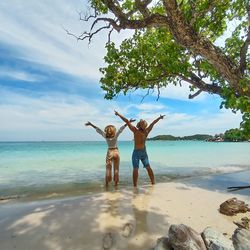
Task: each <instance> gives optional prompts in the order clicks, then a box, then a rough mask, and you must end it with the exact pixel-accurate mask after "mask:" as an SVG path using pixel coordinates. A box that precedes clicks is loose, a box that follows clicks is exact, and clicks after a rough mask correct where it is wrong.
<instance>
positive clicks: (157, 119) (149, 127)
mask: <svg viewBox="0 0 250 250" xmlns="http://www.w3.org/2000/svg"><path fill="white" fill-rule="evenodd" d="M164 116H165V115H160V116H159V117H158V118H156V119H155V120H154V121H152V122H151V124H150V125H149V126H148V127H147V134H149V132H150V131H151V130H152V128H153V127H154V125H155V124H156V123H157V122H158V121H160V120H161V119H163V118H164Z"/></svg>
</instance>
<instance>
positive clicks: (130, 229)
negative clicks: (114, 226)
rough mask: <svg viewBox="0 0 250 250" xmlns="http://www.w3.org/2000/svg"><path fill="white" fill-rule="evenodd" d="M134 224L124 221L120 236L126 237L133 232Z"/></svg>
mask: <svg viewBox="0 0 250 250" xmlns="http://www.w3.org/2000/svg"><path fill="white" fill-rule="evenodd" d="M133 229H134V226H133V224H131V223H126V224H125V226H124V227H123V231H122V236H123V237H126V238H128V237H129V236H130V235H131V234H132V232H133Z"/></svg>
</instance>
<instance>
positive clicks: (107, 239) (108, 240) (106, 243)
mask: <svg viewBox="0 0 250 250" xmlns="http://www.w3.org/2000/svg"><path fill="white" fill-rule="evenodd" d="M112 246H113V238H112V235H111V233H107V234H105V236H104V238H103V249H105V250H106V249H110V248H111V247H112Z"/></svg>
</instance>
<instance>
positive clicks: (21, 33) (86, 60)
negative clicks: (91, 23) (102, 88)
mask: <svg viewBox="0 0 250 250" xmlns="http://www.w3.org/2000/svg"><path fill="white" fill-rule="evenodd" d="M0 8H1V13H0V22H1V26H0V40H1V41H2V42H4V43H6V44H9V45H12V46H13V49H16V50H17V51H18V56H19V57H20V58H22V59H25V60H29V61H33V62H36V63H40V64H43V65H47V66H49V67H53V68H54V69H56V70H59V71H63V72H65V73H69V74H72V75H75V76H80V77H88V78H91V79H98V78H99V76H100V74H99V70H98V68H99V67H100V66H101V65H102V57H103V56H102V55H104V53H105V50H104V42H103V39H98V37H97V39H95V40H94V41H93V43H92V44H91V46H88V45H87V42H78V43H77V42H76V39H74V38H73V37H71V36H69V35H67V34H66V31H65V30H64V29H63V26H64V27H65V28H68V29H70V30H72V32H76V33H80V31H83V30H84V29H85V28H86V25H85V24H84V23H83V22H80V21H79V16H78V14H77V10H81V9H84V8H85V4H84V3H83V2H82V1H80V0H75V1H62V0H60V1H59V0H54V1H49V0H43V1H33V0H27V1H21V0H12V1H1V2H0Z"/></svg>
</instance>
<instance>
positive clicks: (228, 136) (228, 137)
mask: <svg viewBox="0 0 250 250" xmlns="http://www.w3.org/2000/svg"><path fill="white" fill-rule="evenodd" d="M148 140H149V141H161V140H162V141H190V140H191V141H211V142H224V141H225V142H243V141H250V137H249V136H246V135H244V134H243V133H241V131H240V130H239V129H230V130H227V131H226V132H225V133H224V134H223V133H221V134H216V135H214V136H213V135H208V134H195V135H189V136H173V135H157V136H155V137H151V138H148Z"/></svg>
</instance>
